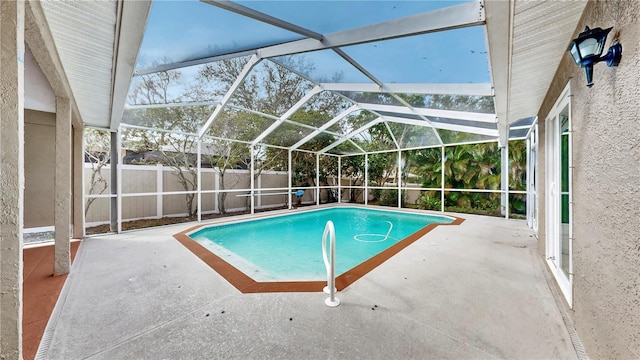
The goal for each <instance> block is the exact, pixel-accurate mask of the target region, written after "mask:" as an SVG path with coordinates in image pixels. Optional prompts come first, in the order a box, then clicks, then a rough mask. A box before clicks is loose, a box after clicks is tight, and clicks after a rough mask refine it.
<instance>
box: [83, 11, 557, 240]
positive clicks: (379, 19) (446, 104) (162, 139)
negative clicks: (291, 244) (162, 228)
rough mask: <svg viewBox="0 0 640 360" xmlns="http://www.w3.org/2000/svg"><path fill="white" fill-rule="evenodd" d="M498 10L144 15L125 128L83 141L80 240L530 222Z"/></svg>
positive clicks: (525, 140) (526, 127)
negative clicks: (351, 222) (365, 220)
mask: <svg viewBox="0 0 640 360" xmlns="http://www.w3.org/2000/svg"><path fill="white" fill-rule="evenodd" d="M508 6H509V5H508V4H507V7H508ZM492 9H493V12H489V11H491V10H492ZM504 10H505V7H504V5H503V4H502V5H501V4H500V2H496V3H491V4H485V2H483V1H477V0H476V1H456V2H454V1H400V2H397V1H396V2H387V1H373V2H369V1H366V2H361V1H332V2H315V1H299V2H298V1H296V2H290V1H284V2H280V1H266V2H262V1H261V2H258V1H201V2H195V1H194V2H164V1H161V2H154V3H153V4H152V6H151V8H150V11H149V13H148V19H147V23H146V28H145V29H144V33H143V36H142V38H141V43H140V46H139V48H137V61H136V63H135V69H134V70H135V71H134V75H133V77H132V78H131V81H130V86H129V89H128V90H127V91H126V93H125V92H124V91H123V93H122V94H121V95H120V97H124V98H125V101H124V102H123V104H122V114H123V115H122V117H117V116H114V115H112V117H111V119H110V123H109V126H108V127H109V129H110V130H111V131H112V133H111V135H110V136H109V134H108V133H107V132H101V131H100V130H101V129H100V128H102V127H101V126H96V127H95V129H91V130H88V132H87V133H86V134H85V143H86V150H87V154H88V155H87V158H89V159H90V161H89V164H88V165H86V166H85V168H86V169H85V199H86V200H85V214H86V216H87V219H86V221H87V223H88V226H91V225H95V224H99V223H104V222H110V223H111V228H112V230H115V229H116V228H117V229H118V230H121V226H122V222H123V221H126V220H130V219H144V218H159V217H163V216H177V215H187V216H188V217H196V216H197V219H198V220H200V219H202V216H203V215H206V214H211V213H226V212H231V213H233V212H236V211H248V212H251V213H253V212H255V211H256V210H262V209H269V208H276V207H281V206H285V207H289V208H290V207H292V206H297V205H306V204H321V203H326V202H358V203H363V204H375V205H384V206H395V207H417V208H421V209H428V210H439V211H445V210H448V211H462V212H464V211H465V209H470V210H473V209H474V208H477V209H480V210H483V211H481V213H489V214H492V215H499V216H506V217H509V216H511V215H518V216H525V215H527V212H528V214H529V215H530V217H531V216H532V214H533V211H532V210H531V206H529V208H528V207H527V199H528V198H529V199H533V192H534V191H535V184H534V177H533V176H530V177H527V174H529V173H533V172H532V171H531V170H532V169H527V166H528V165H527V164H528V163H531V162H530V161H529V162H528V161H527V160H528V159H529V157H531V156H535V154H534V153H535V143H533V142H532V141H531V138H532V136H531V135H532V133H533V132H534V131H535V128H536V118H535V116H534V115H535V114H532V113H531V112H528V113H527V112H523V111H522V110H521V109H520V110H519V109H518V108H517V107H516V106H512V107H511V111H510V112H508V111H507V109H508V106H507V104H508V101H507V98H508V97H507V96H506V95H507V93H508V91H507V90H508V89H507V88H508V87H507V84H508V82H507V81H506V78H505V76H504V75H505V74H504V71H503V69H504V67H507V66H510V63H509V61H506V60H507V58H508V57H507V54H508V53H509V49H508V47H507V46H506V45H505V42H504V41H502V37H503V35H504V34H503V33H501V31H503V30H504V29H503V28H504V24H503V23H502V22H499V21H492V20H491V19H496V18H497V17H499V16H500V14H501V11H504ZM507 10H508V9H507ZM507 13H508V12H507ZM239 29H242V31H239ZM560 55H561V54H560ZM116 76H117V74H116ZM117 95H118V94H114V96H116V97H117ZM114 105H117V103H116V102H115V101H114ZM119 113H120V112H119V109H118V108H117V107H115V108H114V109H113V111H112V114H119ZM525 114H526V116H525ZM510 144H511V146H510ZM510 148H511V149H510ZM109 153H111V154H120V156H119V157H118V159H117V160H116V159H113V160H115V161H118V163H120V164H121V165H122V166H120V167H118V168H117V170H116V171H110V164H111V163H113V161H112V160H111V158H114V157H113V156H109V155H105V154H109ZM532 154H533V155H532ZM302 192H304V193H302ZM530 205H531V204H530ZM530 220H532V219H530Z"/></svg>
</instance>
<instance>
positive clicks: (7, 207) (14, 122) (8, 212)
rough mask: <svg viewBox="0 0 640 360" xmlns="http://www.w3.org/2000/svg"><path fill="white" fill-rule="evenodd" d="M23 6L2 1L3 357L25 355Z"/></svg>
mask: <svg viewBox="0 0 640 360" xmlns="http://www.w3.org/2000/svg"><path fill="white" fill-rule="evenodd" d="M24 6H25V3H24V2H23V1H0V89H2V90H1V91H2V97H1V98H0V160H1V161H0V358H1V359H21V358H22V267H23V262H22V230H23V227H24V226H23V225H24V223H23V221H24V219H23V217H24V205H23V203H24V61H23V59H24Z"/></svg>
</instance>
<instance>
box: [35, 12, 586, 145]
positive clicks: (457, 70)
mask: <svg viewBox="0 0 640 360" xmlns="http://www.w3.org/2000/svg"><path fill="white" fill-rule="evenodd" d="M73 4H74V3H72V2H60V3H58V2H56V4H55V5H47V6H44V7H45V15H46V17H47V19H48V23H49V26H50V28H51V31H52V35H53V38H54V41H55V42H56V46H57V48H58V51H59V53H60V58H61V59H62V61H63V65H64V67H65V72H66V73H67V76H68V77H69V79H70V85H71V88H72V91H73V92H74V95H75V97H76V99H77V101H78V107H79V110H80V114H81V116H82V118H83V121H84V122H85V124H87V125H90V126H94V127H99V128H110V129H117V128H118V127H119V126H120V121H121V119H122V116H121V114H122V113H123V111H125V118H124V119H123V120H122V121H123V123H127V122H128V121H129V120H128V119H131V118H135V116H131V114H127V113H126V112H135V111H136V110H139V109H144V108H149V107H150V106H158V107H163V106H165V107H166V106H172V107H173V106H197V105H202V104H203V103H207V104H208V106H210V108H211V113H210V115H209V116H207V118H203V119H202V122H201V125H202V127H201V128H200V129H198V131H194V132H195V133H197V135H199V136H204V135H207V134H208V133H210V127H211V126H212V125H214V126H215V124H216V120H217V118H218V117H219V116H222V114H223V113H224V111H226V110H234V111H243V112H250V113H254V114H260V115H261V116H262V117H263V118H265V119H270V120H269V123H270V125H269V126H267V127H266V128H265V129H262V132H260V133H259V134H258V135H257V136H256V137H255V138H253V139H249V143H252V144H254V145H255V144H262V143H267V144H268V142H265V141H267V140H268V139H270V138H273V137H274V135H273V134H274V132H277V131H278V129H279V128H280V127H283V126H284V127H288V128H292V129H296V131H297V132H298V133H300V134H301V135H300V136H301V137H300V138H298V139H293V140H295V141H293V140H292V142H291V143H290V144H288V146H293V147H296V148H304V142H305V141H309V140H310V139H312V138H313V136H316V135H319V134H323V133H330V134H333V135H335V136H336V139H337V142H339V143H344V142H352V137H354V136H357V135H358V134H362V132H363V131H366V130H367V129H369V128H370V127H371V126H372V124H375V123H384V124H386V128H387V129H388V130H389V131H390V132H391V133H393V131H394V129H395V128H394V129H392V128H391V127H393V126H396V125H393V124H401V125H402V126H412V127H415V126H426V127H430V128H433V129H434V130H432V131H433V133H429V135H428V137H429V142H431V141H432V140H433V139H435V141H436V144H437V143H442V139H441V136H440V135H439V131H461V132H468V133H470V134H475V135H479V136H486V137H488V138H495V139H497V138H498V137H499V139H500V141H501V143H504V142H505V141H506V139H507V138H508V136H509V125H510V124H512V123H514V122H516V121H518V120H521V119H523V118H528V117H535V115H536V114H537V111H538V109H539V106H540V104H541V102H542V100H543V98H544V95H545V94H546V91H547V89H548V86H549V84H550V82H551V80H552V78H553V75H554V73H555V70H556V69H557V66H558V64H559V62H560V60H561V58H562V56H563V55H564V52H565V50H566V46H567V44H568V42H569V41H570V39H571V38H572V35H573V32H574V30H575V26H576V23H577V22H578V20H579V18H580V16H581V14H582V12H583V10H584V6H585V4H586V1H570V2H555V1H525V0H515V1H511V2H506V1H500V0H495V1H494V0H485V1H479V0H473V1H457V2H452V1H421V2H386V1H371V2H369V1H358V2H351V1H331V2H327V1H323V2H319V1H260V2H255V1H223V0H205V1H202V2H191V1H190V2H169V1H162V2H154V3H153V6H152V7H151V11H150V12H149V3H147V2H124V1H122V2H120V1H118V2H113V3H112V4H116V5H105V4H103V5H102V8H103V9H102V10H101V11H98V10H97V8H92V7H90V6H89V5H87V6H75V5H73ZM101 12H107V13H109V14H107V15H109V16H106V17H104V16H102V14H101ZM114 12H115V14H113V16H112V13H114ZM73 18H76V19H82V20H86V21H88V22H89V23H91V24H93V25H92V27H76V28H74V30H73V31H72V30H70V29H67V28H65V27H64V26H68V24H69V23H70V21H69V19H73ZM98 18H101V19H103V20H101V21H98ZM111 18H113V19H111ZM104 19H106V20H104ZM109 19H111V20H109ZM65 24H67V25H65ZM145 29H146V32H145ZM96 33H99V34H104V36H103V37H102V36H101V37H100V39H103V40H101V41H102V42H99V41H96V40H95V36H96V35H95V34H96ZM143 36H144V40H143ZM113 44H115V46H114V45H113ZM78 48H81V49H83V51H82V52H80V51H78ZM86 54H91V55H92V56H91V57H90V58H91V59H88V60H87V61H85V62H82V61H78V59H80V58H81V55H83V56H84V57H85V58H87V57H86ZM107 59H109V61H107ZM135 59H137V63H135V65H134V60H135ZM228 59H243V60H242V61H244V62H245V65H244V69H243V70H242V71H241V72H240V73H239V77H238V78H237V79H236V81H235V82H233V84H230V86H228V88H227V89H226V92H225V93H224V94H223V95H222V96H220V97H218V98H216V99H205V100H208V101H204V100H202V99H200V100H201V101H199V102H198V103H193V102H191V101H188V100H186V101H185V100H176V99H172V100H171V104H165V105H161V104H156V105H153V104H149V102H146V103H141V102H137V103H133V102H132V103H131V104H128V105H125V100H126V99H127V96H128V91H129V86H128V85H129V84H130V83H134V84H135V82H136V81H139V79H140V76H143V75H149V74H154V73H157V72H159V71H174V70H178V71H182V72H183V73H189V72H191V78H192V79H194V78H195V75H194V71H195V70H194V69H197V67H198V66H202V64H208V63H215V62H217V61H221V60H228ZM305 61H307V62H311V63H312V64H314V67H313V69H312V71H310V69H309V67H306V68H305V67H304V66H297V65H296V64H298V65H299V64H301V63H302V64H304V62H305ZM134 66H135V75H136V76H134V77H133V80H131V78H132V73H133V72H134ZM261 66H278V67H284V68H286V69H288V71H290V72H291V73H293V74H296V76H299V77H301V78H303V79H304V80H305V81H306V82H307V83H308V84H309V86H308V91H310V92H308V93H307V94H306V96H303V97H302V98H299V99H295V100H296V101H292V104H291V107H290V108H289V110H287V111H283V112H282V113H279V114H271V113H264V112H263V111H261V109H258V108H257V107H256V108H250V107H251V106H246V107H245V108H242V106H239V104H238V103H237V101H236V100H235V99H234V91H236V90H237V88H238V87H239V86H241V85H242V82H243V80H244V79H245V78H246V77H247V76H249V77H250V76H253V74H255V73H256V72H257V71H259V69H260V67H261ZM92 70H93V71H92ZM107 70H110V71H107ZM105 71H107V73H105ZM89 74H91V76H89ZM336 74H339V75H340V76H335V75H336ZM187 77H188V76H187ZM98 80H99V81H98ZM186 82H187V83H188V80H186ZM187 85H188V84H187ZM327 93H328V94H331V95H330V96H337V97H339V98H341V99H342V100H343V101H344V102H345V105H344V109H346V108H349V109H351V110H352V112H351V113H347V114H334V115H335V116H332V118H331V121H330V122H328V123H325V124H315V125H314V126H311V127H310V128H309V126H306V125H304V124H300V123H296V122H295V121H293V120H292V119H291V118H290V117H291V116H292V115H293V114H295V112H296V110H298V109H305V108H306V107H308V106H309V105H308V103H307V102H308V101H309V100H310V99H314V95H316V96H325V95H324V94H327ZM83 94H84V95H83ZM371 94H380V99H383V100H384V101H381V103H368V102H366V101H365V100H363V99H366V98H367V97H368V98H370V97H371ZM405 94H411V95H414V96H418V97H423V98H424V97H425V96H430V95H468V96H480V97H483V96H485V97H491V98H493V101H494V112H493V113H492V114H486V113H478V112H473V111H472V112H469V111H468V109H442V108H439V109H433V108H429V107H425V106H423V105H421V104H418V105H417V106H416V105H415V104H411V103H409V102H407V100H406V99H407V96H405ZM327 96H329V95H327ZM367 101H368V100H367ZM160 103H161V102H160ZM178 103H179V104H178ZM125 108H126V110H125ZM355 112H358V113H361V112H366V113H367V114H369V115H371V116H370V118H371V119H372V120H371V121H372V123H370V124H368V125H364V126H360V127H356V126H355V125H354V126H352V127H351V128H349V129H347V130H348V131H343V133H340V132H339V131H338V130H337V129H336V126H337V124H338V123H340V122H342V121H344V120H342V119H345V118H348V117H349V116H353V114H354V113H355ZM350 114H351V115H350ZM131 123H134V124H135V120H134V121H133V122H131ZM396 128H397V126H396ZM396 131H397V130H396ZM511 133H512V134H514V133H518V132H517V131H513V130H512V131H511ZM303 135H304V136H303ZM432 135H434V136H432ZM425 136H427V135H425ZM245 140H246V139H245ZM423 143H424V141H423ZM352 144H353V145H355V144H354V143H353V142H352ZM338 145H339V144H334V145H333V148H335V147H337V146H338ZM396 145H397V146H402V145H401V144H399V143H397V142H396ZM357 147H358V146H357V145H356V148H357ZM325 150H326V149H325Z"/></svg>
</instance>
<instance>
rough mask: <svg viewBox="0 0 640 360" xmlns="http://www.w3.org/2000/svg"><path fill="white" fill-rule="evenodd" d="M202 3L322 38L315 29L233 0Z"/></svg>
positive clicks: (314, 37)
mask: <svg viewBox="0 0 640 360" xmlns="http://www.w3.org/2000/svg"><path fill="white" fill-rule="evenodd" d="M200 1H202V2H203V3H206V4H209V5H213V6H216V7H219V8H221V9H224V10H228V11H231V12H234V13H236V14H239V15H242V16H246V17H248V18H251V19H254V20H258V21H260V22H263V23H266V24H269V25H273V26H276V27H279V28H281V29H285V30H287V31H291V32H294V33H297V34H300V35H303V36H305V37H308V38H311V39H316V40H322V38H323V37H322V34H318V33H317V32H315V31H311V30H309V29H306V28H303V27H301V26H298V25H296V24H292V23H290V22H287V21H284V20H282V19H279V18H277V17H273V16H271V15H267V14H265V13H262V12H260V11H257V10H254V9H252V8H249V7H246V6H243V5H240V4H238V3H235V2H233V1H229V0H200Z"/></svg>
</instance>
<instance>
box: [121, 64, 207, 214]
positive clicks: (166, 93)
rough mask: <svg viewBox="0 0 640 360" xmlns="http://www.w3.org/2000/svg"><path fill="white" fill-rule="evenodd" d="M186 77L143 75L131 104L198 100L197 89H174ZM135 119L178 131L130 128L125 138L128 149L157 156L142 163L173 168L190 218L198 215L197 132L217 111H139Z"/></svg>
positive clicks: (164, 73)
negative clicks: (196, 202)
mask: <svg viewBox="0 0 640 360" xmlns="http://www.w3.org/2000/svg"><path fill="white" fill-rule="evenodd" d="M181 77H182V74H181V73H180V72H179V71H173V70H170V71H161V72H157V73H153V74H148V75H142V76H141V81H139V82H138V83H137V84H136V85H134V87H133V89H132V91H131V94H130V95H129V101H130V102H131V103H133V104H170V103H172V102H178V101H186V100H197V99H192V98H191V94H193V93H197V92H195V90H194V89H193V88H188V89H187V90H183V91H178V93H174V92H175V90H173V89H172V88H174V87H176V85H178V83H179V80H180V79H181ZM134 111H135V115H134V116H135V119H136V122H137V123H138V124H139V125H142V126H146V127H149V128H157V129H165V130H169V131H171V130H173V131H175V132H170V133H169V132H163V131H146V130H140V129H133V128H128V129H126V130H125V131H124V132H123V134H122V136H123V145H124V146H125V148H128V149H131V150H134V151H137V152H145V153H149V152H151V153H152V154H153V156H151V157H144V158H142V160H138V162H137V163H139V164H154V163H159V164H162V165H164V166H168V167H171V168H172V169H173V174H174V175H175V176H176V177H177V180H178V183H180V185H181V186H182V188H183V190H184V191H189V192H191V193H188V194H185V208H186V212H187V214H188V216H189V217H192V216H194V215H195V214H196V213H197V208H195V207H194V206H193V200H194V197H195V194H194V193H193V191H195V190H196V189H197V187H198V172H197V164H196V156H195V153H196V152H197V141H198V139H197V137H196V136H193V135H185V134H189V133H191V134H194V133H197V132H198V130H199V129H200V127H201V126H202V124H203V122H204V121H205V120H206V119H207V117H208V116H209V115H210V114H211V113H212V112H213V108H212V107H211V106H184V107H179V106H176V107H158V108H148V109H138V110H134Z"/></svg>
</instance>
